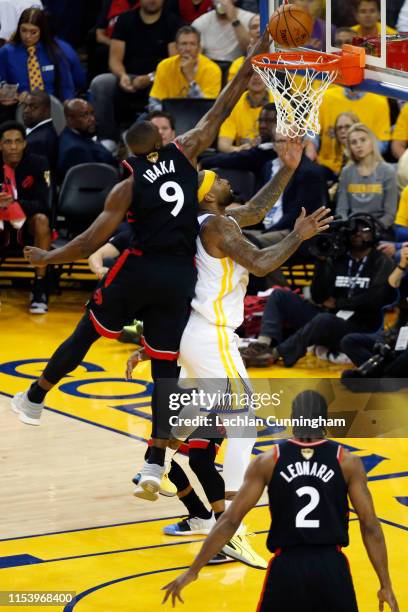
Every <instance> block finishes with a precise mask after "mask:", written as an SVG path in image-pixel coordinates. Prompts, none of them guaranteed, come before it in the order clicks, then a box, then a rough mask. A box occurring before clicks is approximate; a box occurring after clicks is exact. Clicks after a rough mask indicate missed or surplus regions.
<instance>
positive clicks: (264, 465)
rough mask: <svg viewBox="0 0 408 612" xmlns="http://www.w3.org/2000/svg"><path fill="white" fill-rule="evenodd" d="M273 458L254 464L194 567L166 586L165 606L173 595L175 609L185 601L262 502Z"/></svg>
mask: <svg viewBox="0 0 408 612" xmlns="http://www.w3.org/2000/svg"><path fill="white" fill-rule="evenodd" d="M271 455H272V453H271V452H269V453H264V454H263V455H259V456H258V457H256V458H255V459H254V460H253V461H252V462H251V463H250V465H249V467H248V469H247V471H246V473H245V477H244V482H243V484H242V486H241V488H240V490H239V491H238V493H237V495H236V496H235V498H234V501H233V502H232V504H231V505H230V507H229V508H228V510H226V511H225V512H224V514H223V515H222V516H221V518H220V519H218V521H217V523H216V524H215V527H213V529H212V530H211V532H210V534H209V535H208V536H207V538H206V540H205V542H204V544H203V545H202V547H201V550H200V552H199V553H198V555H197V557H196V558H195V559H194V561H193V563H192V564H191V566H190V568H189V569H188V570H187V571H186V572H184V573H183V574H181V576H179V577H178V578H176V580H173V581H172V582H169V584H166V585H165V586H164V587H162V590H163V591H166V594H165V596H164V599H163V603H165V602H166V601H167V599H168V598H169V597H170V596H171V601H172V604H173V606H174V605H175V603H176V601H177V599H178V600H179V601H181V602H183V599H182V598H181V596H180V593H181V591H182V589H183V588H184V587H186V586H187V585H188V584H190V582H193V581H194V580H197V578H198V573H199V572H200V570H201V569H202V568H203V567H204V565H206V564H207V563H208V561H209V560H210V559H212V557H214V555H216V554H217V553H218V552H219V551H220V550H221V549H222V548H223V547H224V546H225V544H226V543H227V542H229V540H230V539H231V538H232V536H233V535H234V533H235V532H236V531H237V529H238V527H239V526H240V524H241V521H242V519H243V518H244V516H245V515H246V514H247V513H248V512H249V511H250V510H251V508H253V507H254V506H255V504H256V503H257V502H258V500H259V498H260V497H261V495H262V492H263V490H264V488H265V486H266V485H267V484H268V482H269V480H270V478H271V476H272V472H273V467H274V464H273V459H272V457H271ZM183 603H184V602H183Z"/></svg>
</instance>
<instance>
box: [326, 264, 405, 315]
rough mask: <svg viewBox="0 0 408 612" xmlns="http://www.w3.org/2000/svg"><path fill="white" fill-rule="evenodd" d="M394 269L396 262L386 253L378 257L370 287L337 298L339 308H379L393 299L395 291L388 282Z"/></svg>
mask: <svg viewBox="0 0 408 612" xmlns="http://www.w3.org/2000/svg"><path fill="white" fill-rule="evenodd" d="M393 269H394V262H393V261H392V260H391V259H389V258H388V257H386V256H385V255H384V256H383V257H381V258H379V259H378V261H377V262H376V265H375V266H374V268H373V275H372V277H371V282H370V287H369V288H368V289H365V290H363V291H360V292H358V293H357V294H356V295H353V296H351V297H341V298H338V300H337V308H339V309H347V310H358V309H361V310H370V311H372V310H378V309H380V308H381V307H382V306H384V305H385V304H386V303H387V301H388V303H389V302H391V301H392V300H393V296H394V291H393V290H392V288H391V287H390V285H389V284H388V282H387V279H388V277H389V275H390V274H391V272H392V270H393Z"/></svg>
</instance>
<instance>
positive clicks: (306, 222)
mask: <svg viewBox="0 0 408 612" xmlns="http://www.w3.org/2000/svg"><path fill="white" fill-rule="evenodd" d="M330 213H331V211H330V208H326V206H321V207H320V208H318V209H317V210H315V211H314V212H313V213H312V214H311V215H307V216H306V210H305V209H304V208H303V207H302V212H301V213H300V215H299V217H298V218H297V219H296V223H295V227H294V229H295V231H296V232H298V234H300V236H301V237H302V240H309V238H313V236H316V234H320V233H321V232H324V231H326V230H327V229H329V227H330V223H331V222H332V221H333V217H332V216H331V215H330Z"/></svg>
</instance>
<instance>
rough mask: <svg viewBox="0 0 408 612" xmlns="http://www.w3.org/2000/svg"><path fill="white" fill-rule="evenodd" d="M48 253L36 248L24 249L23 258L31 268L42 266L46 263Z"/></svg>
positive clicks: (28, 247)
mask: <svg viewBox="0 0 408 612" xmlns="http://www.w3.org/2000/svg"><path fill="white" fill-rule="evenodd" d="M47 255H48V251H44V250H43V249H38V248H37V247H32V246H26V247H24V257H25V258H26V260H27V261H28V262H29V263H30V264H31V265H32V266H44V265H45V264H46V263H47V261H46V257H47Z"/></svg>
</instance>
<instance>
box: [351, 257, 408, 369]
mask: <svg viewBox="0 0 408 612" xmlns="http://www.w3.org/2000/svg"><path fill="white" fill-rule="evenodd" d="M407 270H408V246H405V247H403V248H402V249H401V260H400V263H399V265H398V266H397V267H396V268H395V270H393V272H392V273H391V274H390V276H389V277H388V284H389V285H390V286H391V287H394V288H395V289H397V288H399V287H400V285H401V281H402V279H403V278H404V277H405V279H407ZM407 318H408V317H407V310H403V311H402V313H401V315H400V317H399V321H398V323H397V325H396V326H395V327H393V328H391V329H390V330H388V331H384V332H380V333H376V334H348V335H347V336H345V337H344V338H343V340H342V341H341V345H340V346H341V350H342V351H343V352H344V353H345V354H346V355H347V356H348V357H349V358H350V359H351V361H352V362H353V363H354V365H356V366H358V369H357V370H346V371H345V372H343V375H342V378H351V377H353V378H354V377H358V376H361V377H363V376H365V377H384V378H385V377H388V378H393V377H394V378H399V377H407V375H408V327H407ZM404 330H405V331H404Z"/></svg>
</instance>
